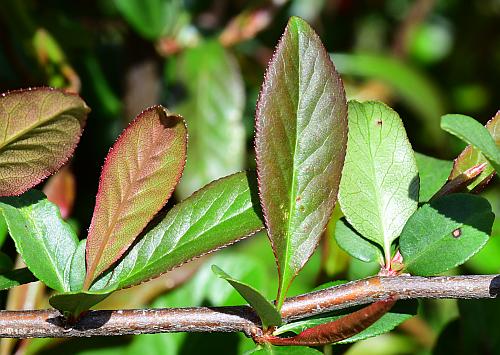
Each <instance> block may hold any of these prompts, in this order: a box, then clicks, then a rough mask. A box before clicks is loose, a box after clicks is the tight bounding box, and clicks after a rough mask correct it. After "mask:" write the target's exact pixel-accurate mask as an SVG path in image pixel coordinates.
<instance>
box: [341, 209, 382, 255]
mask: <svg viewBox="0 0 500 355" xmlns="http://www.w3.org/2000/svg"><path fill="white" fill-rule="evenodd" d="M335 240H336V241H337V244H338V245H339V247H340V248H341V249H342V250H344V251H345V252H346V253H348V254H349V255H351V256H353V257H355V258H356V259H359V260H361V261H364V262H367V263H368V262H379V263H380V264H383V262H384V257H383V255H382V252H381V251H380V249H379V248H378V247H377V246H376V245H374V244H372V242H370V241H368V240H367V239H365V238H363V237H362V236H361V235H360V234H358V233H357V232H356V231H355V230H354V229H353V228H352V227H351V226H349V225H348V224H347V222H346V221H345V220H344V219H340V220H339V221H338V222H337V223H336V226H335Z"/></svg>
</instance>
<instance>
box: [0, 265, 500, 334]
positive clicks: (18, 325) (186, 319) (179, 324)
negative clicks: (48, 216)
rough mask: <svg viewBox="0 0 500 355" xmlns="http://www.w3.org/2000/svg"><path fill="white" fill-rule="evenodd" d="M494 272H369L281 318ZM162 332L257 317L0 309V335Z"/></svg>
mask: <svg viewBox="0 0 500 355" xmlns="http://www.w3.org/2000/svg"><path fill="white" fill-rule="evenodd" d="M499 294H500V275H473V276H437V277H417V276H404V275H403V276H391V277H381V276H375V277H371V278H367V279H363V280H357V281H352V282H349V283H346V284H343V285H340V286H335V287H330V288H327V289H324V290H320V291H316V292H311V293H307V294H304V295H300V296H296V297H292V298H288V299H287V300H286V301H285V303H284V305H283V308H282V309H281V311H282V317H283V320H284V322H285V323H288V322H291V321H293V320H296V319H300V318H305V317H310V316H314V315H317V314H322V313H326V312H330V311H333V310H337V309H344V308H348V307H352V306H357V305H363V304H368V303H373V302H376V301H380V300H384V299H387V298H389V297H392V296H393V297H396V298H397V299H410V298H462V299H470V298H496V297H497V296H498V295H499ZM162 332H244V333H245V334H246V335H247V336H251V337H254V338H257V337H259V336H262V330H261V325H260V322H259V320H258V317H257V316H256V314H255V313H254V312H253V310H252V309H251V308H249V307H248V306H235V307H215V308H207V307H196V308H170V309H145V310H114V311H90V312H88V313H87V314H86V315H85V316H83V317H82V318H81V319H80V320H79V321H78V322H77V323H76V324H73V325H71V326H70V325H68V324H67V322H65V320H64V319H63V318H62V317H61V316H60V314H59V312H58V311H56V310H40V311H0V337H15V338H29V337H57V338H60V337H88V336H97V335H99V336H110V335H126V334H150V333H162Z"/></svg>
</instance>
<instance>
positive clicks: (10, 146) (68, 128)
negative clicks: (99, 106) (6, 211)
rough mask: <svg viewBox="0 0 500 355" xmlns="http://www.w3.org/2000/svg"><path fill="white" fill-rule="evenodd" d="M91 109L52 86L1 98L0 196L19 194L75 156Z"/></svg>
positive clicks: (8, 94)
mask: <svg viewBox="0 0 500 355" xmlns="http://www.w3.org/2000/svg"><path fill="white" fill-rule="evenodd" d="M89 111H90V109H89V108H88V107H87V105H86V104H85V102H83V100H82V99H80V98H79V97H78V96H77V95H73V94H66V93H64V92H62V91H59V90H54V89H50V88H36V89H28V90H18V91H12V92H9V93H6V94H2V96H1V97H0V137H1V138H0V196H6V195H19V194H21V193H23V192H24V191H26V190H28V189H29V188H31V187H33V186H35V185H36V184H38V183H39V182H40V181H42V180H43V179H45V178H46V177H47V176H49V175H50V174H52V173H53V172H54V171H56V170H57V169H58V168H59V167H61V165H63V164H64V163H65V162H66V160H67V159H68V158H69V157H70V156H71V155H72V154H73V151H74V149H75V147H76V144H77V143H78V141H79V140H80V135H81V134H82V130H83V126H84V124H85V119H86V117H87V114H88V113H89Z"/></svg>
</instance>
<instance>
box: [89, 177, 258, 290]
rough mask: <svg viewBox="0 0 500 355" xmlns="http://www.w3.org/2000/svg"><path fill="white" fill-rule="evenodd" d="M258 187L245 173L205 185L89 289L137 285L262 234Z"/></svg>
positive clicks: (172, 211) (253, 179) (252, 178)
mask: <svg viewBox="0 0 500 355" xmlns="http://www.w3.org/2000/svg"><path fill="white" fill-rule="evenodd" d="M256 189H257V188H256V186H255V176H254V174H252V173H247V172H242V173H237V174H233V175H230V176H228V177H225V178H222V179H220V180H217V181H215V182H212V183H210V184H208V185H207V186H205V187H204V188H203V189H201V190H199V191H197V192H196V193H194V194H193V195H192V196H191V197H189V198H187V199H186V200H184V201H182V202H181V203H179V204H178V205H176V206H174V207H173V208H172V209H171V210H170V211H169V213H167V215H166V216H165V218H164V219H163V220H162V221H161V222H160V223H159V224H158V225H157V226H156V227H155V228H154V229H152V230H151V231H150V232H148V233H147V234H146V235H145V236H143V237H142V239H141V240H140V241H139V242H138V243H137V244H135V245H134V246H133V247H132V248H131V249H130V250H129V252H128V253H127V254H126V255H125V256H124V257H123V258H122V259H121V260H120V262H119V263H118V264H117V265H116V267H114V268H113V271H112V272H109V273H108V274H106V275H104V276H103V277H102V278H101V279H100V280H98V281H97V282H96V283H95V284H94V285H93V288H92V290H99V289H120V288H125V287H129V286H132V285H136V284H139V283H141V282H144V281H147V280H149V279H151V278H154V277H157V276H159V275H161V274H162V273H165V272H167V271H168V270H170V269H172V268H174V267H176V266H178V265H180V264H183V263H185V262H187V261H189V260H192V259H194V258H196V257H198V256H201V255H203V254H207V253H209V252H211V251H213V250H217V249H219V248H221V247H223V246H226V245H229V244H232V243H234V242H236V241H238V240H240V239H242V238H244V237H246V236H248V235H251V234H253V233H255V232H257V231H259V230H261V229H262V228H263V224H262V219H261V218H262V217H261V215H260V210H259V205H258V202H257V197H256V196H255V195H256ZM187 216H190V217H189V218H188V217H187Z"/></svg>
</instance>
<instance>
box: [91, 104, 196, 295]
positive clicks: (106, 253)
mask: <svg viewBox="0 0 500 355" xmlns="http://www.w3.org/2000/svg"><path fill="white" fill-rule="evenodd" d="M186 145H187V134H186V127H185V125H184V121H183V120H182V118H181V117H180V116H177V115H174V114H171V113H170V112H168V111H167V110H166V109H164V108H163V107H161V106H154V107H152V108H149V109H148V110H146V111H144V112H142V113H141V114H140V115H138V116H137V118H136V119H135V120H134V121H133V122H132V123H131V124H130V126H129V127H128V128H127V129H126V130H125V131H124V132H123V133H122V135H121V136H120V137H119V138H118V140H117V141H116V143H115V145H114V146H113V148H111V150H110V152H109V154H108V156H107V158H106V162H105V163H104V167H103V169H102V174H101V180H100V182H99V190H98V192H97V197H96V206H95V209H94V215H93V217H92V222H91V224H90V228H89V233H88V239H87V251H86V260H87V276H86V280H85V285H84V288H85V289H88V287H89V286H90V284H91V282H92V281H93V280H94V279H95V278H96V277H97V276H99V275H100V274H101V273H102V272H103V271H105V270H106V269H107V268H109V267H110V266H111V265H112V264H113V263H114V262H116V261H117V260H118V259H119V258H120V257H121V256H122V255H123V253H124V252H125V251H126V250H127V249H128V248H129V247H130V245H131V244H132V242H133V241H134V239H135V238H136V237H137V235H138V234H139V233H140V232H141V231H142V230H143V229H144V227H145V226H146V225H147V223H148V222H149V221H150V220H151V219H152V218H153V216H154V215H155V214H156V213H157V212H158V211H159V210H160V209H161V208H162V207H163V206H164V205H165V203H166V202H167V200H168V199H169V197H170V196H171V194H172V192H173V190H174V188H175V186H176V185H177V183H178V181H179V179H180V177H181V174H182V170H183V169H184V164H185V161H186Z"/></svg>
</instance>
